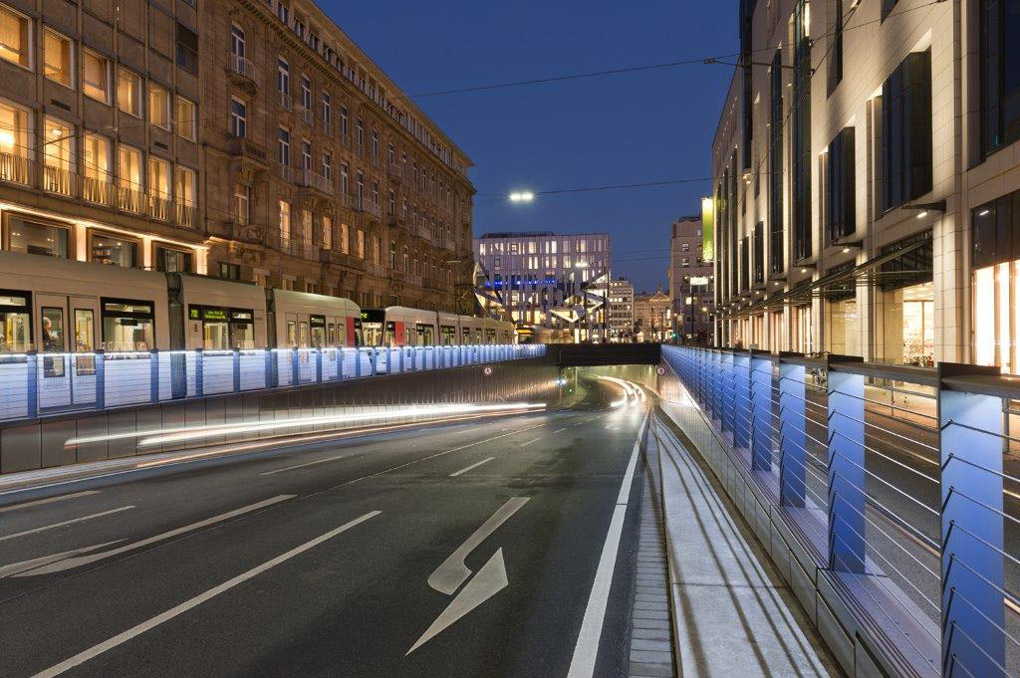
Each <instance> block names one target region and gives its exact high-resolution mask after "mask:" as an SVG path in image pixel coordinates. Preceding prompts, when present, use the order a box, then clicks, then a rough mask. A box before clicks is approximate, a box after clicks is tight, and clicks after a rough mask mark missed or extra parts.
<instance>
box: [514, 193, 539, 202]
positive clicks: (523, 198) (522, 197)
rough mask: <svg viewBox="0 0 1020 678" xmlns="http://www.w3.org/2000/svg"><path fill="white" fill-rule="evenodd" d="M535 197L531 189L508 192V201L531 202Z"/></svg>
mask: <svg viewBox="0 0 1020 678" xmlns="http://www.w3.org/2000/svg"><path fill="white" fill-rule="evenodd" d="M534 199H535V194H534V193H532V192H531V191H514V192H513V193H511V194H510V202H516V203H521V202H532V201H533V200H534Z"/></svg>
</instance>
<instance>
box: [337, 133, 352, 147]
mask: <svg viewBox="0 0 1020 678" xmlns="http://www.w3.org/2000/svg"><path fill="white" fill-rule="evenodd" d="M339 140H340V145H341V146H343V147H344V148H348V149H349V148H350V147H351V135H350V134H341V135H340V137H339Z"/></svg>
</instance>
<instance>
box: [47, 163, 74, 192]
mask: <svg viewBox="0 0 1020 678" xmlns="http://www.w3.org/2000/svg"><path fill="white" fill-rule="evenodd" d="M76 178H77V175H76V174H75V173H74V172H71V171H70V170H66V169H63V168H62V167H55V166H53V165H44V166H43V185H42V188H43V190H44V191H46V192H47V193H56V194H58V195H74V193H75V184H76V183H77V182H76V181H75V179H76Z"/></svg>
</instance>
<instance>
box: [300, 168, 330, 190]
mask: <svg viewBox="0 0 1020 678" xmlns="http://www.w3.org/2000/svg"><path fill="white" fill-rule="evenodd" d="M298 178H299V181H298V183H300V184H301V185H302V186H307V187H308V188H314V189H315V190H317V191H321V192H322V193H325V194H326V195H333V182H332V181H330V180H329V179H327V178H326V177H324V176H323V175H321V174H319V173H318V172H313V171H312V170H309V169H306V170H301V173H300V176H299V177H298Z"/></svg>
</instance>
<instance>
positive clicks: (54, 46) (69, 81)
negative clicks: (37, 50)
mask: <svg viewBox="0 0 1020 678" xmlns="http://www.w3.org/2000/svg"><path fill="white" fill-rule="evenodd" d="M43 52H44V55H43V56H44V58H45V72H46V77H47V78H49V79H50V80H52V81H53V82H58V83H60V84H61V85H63V86H64V87H74V79H73V76H72V75H71V74H72V73H73V72H74V69H73V68H72V67H71V58H72V57H71V55H72V54H73V50H72V47H71V41H70V40H69V39H68V38H65V37H64V36H62V35H60V34H59V33H55V32H53V31H51V30H50V29H48V28H47V29H46V37H45V39H44V42H43Z"/></svg>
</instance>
